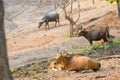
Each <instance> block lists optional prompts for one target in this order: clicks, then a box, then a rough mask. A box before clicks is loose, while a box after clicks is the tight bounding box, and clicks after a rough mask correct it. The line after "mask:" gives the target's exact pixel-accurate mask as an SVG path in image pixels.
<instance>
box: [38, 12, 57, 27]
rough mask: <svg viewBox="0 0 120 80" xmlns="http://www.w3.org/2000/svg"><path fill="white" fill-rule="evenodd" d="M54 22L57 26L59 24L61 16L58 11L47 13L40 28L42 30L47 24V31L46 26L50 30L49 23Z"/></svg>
mask: <svg viewBox="0 0 120 80" xmlns="http://www.w3.org/2000/svg"><path fill="white" fill-rule="evenodd" d="M53 21H55V26H56V24H57V22H58V24H59V14H58V13H57V12H56V11H51V12H48V13H46V14H45V15H44V16H43V18H42V21H40V22H39V26H38V28H40V27H41V26H42V24H43V23H45V29H46V26H48V28H49V29H50V27H49V22H53Z"/></svg>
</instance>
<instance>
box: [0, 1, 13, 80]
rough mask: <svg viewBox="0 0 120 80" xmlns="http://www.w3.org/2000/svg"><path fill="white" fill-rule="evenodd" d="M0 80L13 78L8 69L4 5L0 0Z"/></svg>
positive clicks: (11, 79)
mask: <svg viewBox="0 0 120 80" xmlns="http://www.w3.org/2000/svg"><path fill="white" fill-rule="evenodd" d="M0 80H13V78H12V77H11V74H10V70H9V64H8V58H7V50H6V39H5V30H4V7H3V1H2V0H0Z"/></svg>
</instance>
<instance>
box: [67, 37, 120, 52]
mask: <svg viewBox="0 0 120 80" xmlns="http://www.w3.org/2000/svg"><path fill="white" fill-rule="evenodd" d="M113 45H120V38H119V39H116V40H114V41H113V42H111V43H107V44H104V45H101V44H99V43H96V44H93V45H92V46H90V45H89V46H77V47H74V48H69V49H68V50H67V52H68V53H74V52H78V53H81V52H85V51H90V50H97V49H101V48H105V47H107V48H108V47H111V46H113Z"/></svg>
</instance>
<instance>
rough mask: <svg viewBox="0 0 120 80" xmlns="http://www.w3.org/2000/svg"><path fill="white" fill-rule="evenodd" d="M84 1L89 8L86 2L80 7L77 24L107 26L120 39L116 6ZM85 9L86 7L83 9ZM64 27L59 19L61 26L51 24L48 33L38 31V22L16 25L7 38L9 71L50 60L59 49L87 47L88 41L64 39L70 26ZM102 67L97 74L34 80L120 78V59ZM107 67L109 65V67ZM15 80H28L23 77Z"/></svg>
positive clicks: (98, 1)
mask: <svg viewBox="0 0 120 80" xmlns="http://www.w3.org/2000/svg"><path fill="white" fill-rule="evenodd" d="M86 1H87V2H89V3H90V4H89V5H88V4H87V3H86V2H83V4H81V7H82V12H81V18H80V21H79V23H80V24H82V25H84V26H85V27H87V26H90V25H92V24H95V25H96V26H98V25H101V26H106V25H109V26H110V34H112V35H113V36H115V38H120V28H119V27H120V26H119V25H120V23H119V22H118V19H117V13H116V5H115V4H113V5H111V4H108V3H107V2H106V1H104V0H97V1H96V3H95V4H94V5H93V4H92V2H91V1H90V0H86ZM84 5H86V6H85V7H83V6H84ZM75 11H76V10H75ZM75 11H74V13H76V12H75ZM60 14H61V15H62V14H63V13H62V12H61V11H60ZM76 17H77V14H76V15H75V18H76ZM17 19H18V21H17ZM19 19H20V20H19ZM62 19H63V20H62ZM13 21H14V22H16V24H19V22H20V21H21V17H20V16H18V17H17V18H15V20H13ZM106 21H107V22H106ZM20 23H21V22H20ZM67 23H68V22H67V21H66V20H64V18H63V16H62V17H61V20H60V26H57V27H54V23H53V24H51V27H52V28H51V29H50V30H45V29H44V25H43V26H42V27H41V28H40V29H38V28H37V26H38V23H37V22H31V23H28V24H25V23H24V24H22V25H21V24H20V26H19V25H18V27H17V28H16V29H14V30H13V31H12V32H11V33H9V34H7V46H8V56H9V63H10V67H12V68H14V67H20V66H23V65H25V64H28V63H31V62H35V61H39V60H40V59H43V58H49V57H53V56H55V55H56V52H57V50H58V49H63V50H66V49H68V48H72V47H75V46H80V45H89V43H88V41H87V40H86V39H85V38H83V37H74V38H67V37H66V35H67V34H69V25H68V24H67ZM21 26H22V27H21ZM110 62H111V63H110ZM101 63H102V64H103V67H102V68H101V70H100V71H98V72H96V73H95V72H90V73H74V72H70V73H67V74H66V73H65V72H64V71H63V72H58V73H55V74H56V75H57V76H56V75H55V74H54V72H53V73H52V74H50V73H48V75H43V77H42V78H40V79H38V78H37V79H35V80H62V79H63V80H118V79H119V78H120V75H119V74H120V71H118V70H119V69H120V60H119V58H118V59H108V60H103V61H102V60H101ZM110 65H112V67H111V66H110ZM106 68H107V69H106ZM113 73H114V74H113ZM59 74H60V75H59ZM64 74H66V75H64ZM18 80H31V79H30V78H29V79H28V77H25V78H20V79H18Z"/></svg>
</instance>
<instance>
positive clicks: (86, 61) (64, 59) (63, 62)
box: [49, 54, 101, 71]
mask: <svg viewBox="0 0 120 80" xmlns="http://www.w3.org/2000/svg"><path fill="white" fill-rule="evenodd" d="M100 67H101V64H100V63H99V62H97V61H95V60H93V59H91V58H89V57H86V56H81V55H79V54H72V55H69V54H68V55H63V54H58V55H57V56H56V58H55V60H54V61H53V62H51V64H50V66H49V68H51V69H53V70H67V71H82V70H90V69H91V70H93V71H97V70H99V68H100Z"/></svg>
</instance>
